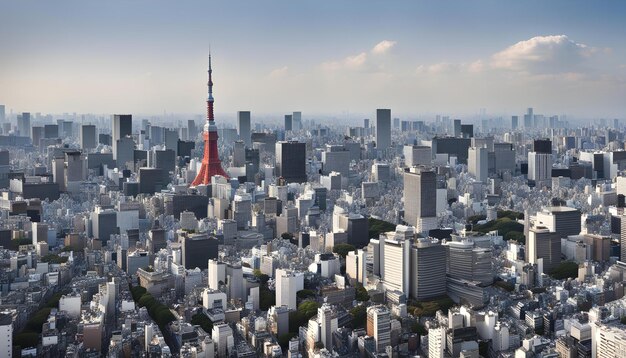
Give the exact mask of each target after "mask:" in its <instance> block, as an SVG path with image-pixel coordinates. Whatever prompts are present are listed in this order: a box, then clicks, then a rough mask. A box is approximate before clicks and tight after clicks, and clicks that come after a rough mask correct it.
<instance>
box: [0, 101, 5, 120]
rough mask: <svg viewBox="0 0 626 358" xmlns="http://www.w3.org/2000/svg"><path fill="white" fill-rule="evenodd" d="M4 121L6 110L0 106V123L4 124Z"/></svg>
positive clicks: (2, 105)
mask: <svg viewBox="0 0 626 358" xmlns="http://www.w3.org/2000/svg"><path fill="white" fill-rule="evenodd" d="M5 120H6V109H5V107H4V104H0V123H4V121H5Z"/></svg>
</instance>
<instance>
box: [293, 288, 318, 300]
mask: <svg viewBox="0 0 626 358" xmlns="http://www.w3.org/2000/svg"><path fill="white" fill-rule="evenodd" d="M296 296H297V297H298V298H299V299H301V300H306V299H308V298H315V291H313V290H307V289H304V290H300V291H298V292H296Z"/></svg>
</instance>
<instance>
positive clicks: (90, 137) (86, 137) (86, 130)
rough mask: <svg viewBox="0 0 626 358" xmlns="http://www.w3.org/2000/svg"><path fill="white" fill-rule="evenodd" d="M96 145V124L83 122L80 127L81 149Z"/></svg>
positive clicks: (92, 147) (91, 147)
mask: <svg viewBox="0 0 626 358" xmlns="http://www.w3.org/2000/svg"><path fill="white" fill-rule="evenodd" d="M97 146H98V140H97V138H96V126H95V125H93V124H84V125H82V126H81V127H80V147H81V148H82V149H83V150H89V149H94V148H96V147H97Z"/></svg>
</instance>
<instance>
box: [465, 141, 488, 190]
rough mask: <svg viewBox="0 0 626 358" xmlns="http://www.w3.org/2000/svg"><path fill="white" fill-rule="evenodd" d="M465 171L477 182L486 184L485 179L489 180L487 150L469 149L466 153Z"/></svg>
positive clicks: (480, 148)
mask: <svg viewBox="0 0 626 358" xmlns="http://www.w3.org/2000/svg"><path fill="white" fill-rule="evenodd" d="M467 169H468V172H469V173H470V175H472V176H474V178H476V180H477V181H480V182H483V183H487V179H489V177H488V175H489V173H488V169H489V168H488V158H487V148H484V147H470V148H469V150H468V152H467Z"/></svg>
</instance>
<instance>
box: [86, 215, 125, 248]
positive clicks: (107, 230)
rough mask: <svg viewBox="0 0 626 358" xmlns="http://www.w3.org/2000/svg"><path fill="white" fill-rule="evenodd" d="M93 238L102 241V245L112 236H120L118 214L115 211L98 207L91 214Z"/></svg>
mask: <svg viewBox="0 0 626 358" xmlns="http://www.w3.org/2000/svg"><path fill="white" fill-rule="evenodd" d="M91 223H92V230H93V237H94V238H96V239H99V240H100V241H102V245H106V243H107V242H108V241H109V239H110V238H111V235H115V234H119V229H118V227H117V212H116V211H115V210H113V209H103V208H102V207H99V206H97V207H96V209H95V211H94V212H93V213H91Z"/></svg>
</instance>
